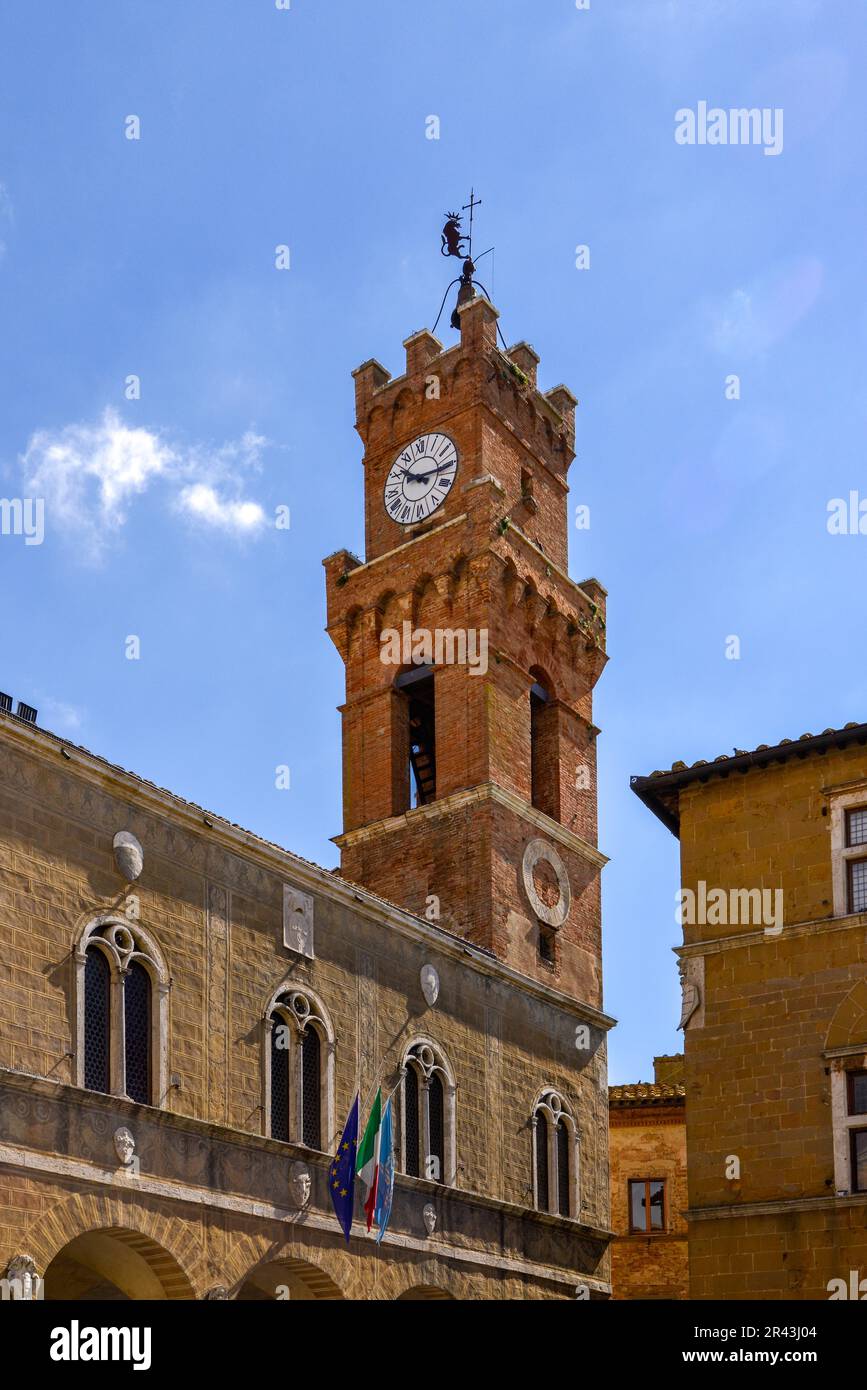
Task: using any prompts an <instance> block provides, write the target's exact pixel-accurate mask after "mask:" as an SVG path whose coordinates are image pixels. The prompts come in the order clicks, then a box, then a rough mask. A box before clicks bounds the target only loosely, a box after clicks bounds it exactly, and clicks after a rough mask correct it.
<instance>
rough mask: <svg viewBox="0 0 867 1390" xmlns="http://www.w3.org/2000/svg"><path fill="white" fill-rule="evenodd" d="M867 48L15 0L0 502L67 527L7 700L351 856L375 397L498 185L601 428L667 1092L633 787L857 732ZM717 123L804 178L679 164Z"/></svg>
mask: <svg viewBox="0 0 867 1390" xmlns="http://www.w3.org/2000/svg"><path fill="white" fill-rule="evenodd" d="M865 48H867V43H865V28H864V24H863V16H862V15H861V14H860V7H859V6H857V5H854V4H848V5H840V4H835V3H831V0H789V3H786V4H781V3H779V0H591V8H590V10H589V11H581V10H578V9H577V8H576V6H575V5H574V3H573V0H536V3H534V4H529V3H526V0H524V3H517V2H516V0H473V3H471V4H467V3H466V2H465V0H464V3H461V4H458V3H455V0H439V3H437V4H436V5H430V6H428V5H412V4H408V3H406V0H376V2H375V3H367V4H359V3H358V0H352V3H350V0H319V3H314V2H313V0H292V7H291V9H290V10H289V11H281V10H278V9H276V7H275V5H274V3H273V0H243V3H242V0H232V3H227V0H184V2H183V4H179V3H177V0H148V3H146V4H143V3H141V0H113V3H112V4H111V5H110V6H108V5H102V6H95V5H85V4H82V3H78V4H69V3H64V4H61V3H57V0H54V3H46V4H42V5H38V6H37V5H32V4H24V3H19V4H18V5H11V6H6V7H5V12H4V15H3V18H2V21H0V105H2V113H0V115H2V119H0V186H2V188H0V246H2V251H0V325H2V327H0V393H2V411H0V495H2V496H5V497H25V496H45V498H46V507H47V511H46V523H45V524H46V531H45V540H44V543H43V544H42V545H39V546H36V545H34V546H27V545H25V544H24V540H23V537H21V536H12V535H5V536H0V566H2V593H3V597H4V602H3V605H2V610H0V689H4V690H7V691H10V692H12V693H13V694H14V695H15V696H16V698H23V699H25V700H27V701H29V702H30V703H32V704H35V705H37V706H38V708H39V710H40V723H42V724H43V725H44V726H45V727H48V728H51V729H53V730H55V731H56V732H58V733H61V734H64V735H67V736H68V737H69V738H71V739H73V740H74V741H76V742H80V743H83V744H85V745H86V746H87V747H89V748H91V749H93V750H94V751H96V752H98V753H100V754H102V755H104V756H105V757H107V758H109V759H111V760H112V761H116V762H118V763H120V764H122V765H123V766H125V767H129V768H131V769H133V770H134V771H136V772H138V773H140V774H141V775H143V776H146V777H148V778H151V779H152V780H154V781H156V782H158V783H160V784H162V785H164V786H167V787H170V788H171V789H172V790H174V791H176V792H178V793H179V794H181V795H182V796H186V797H189V798H191V799H193V800H195V801H197V802H200V803H202V804H204V805H206V806H207V807H209V808H211V809H213V810H215V811H217V812H219V813H221V814H224V815H227V816H229V817H230V818H231V819H232V820H234V821H238V822H240V823H241V824H243V825H246V826H248V827H249V828H251V829H253V830H255V831H257V832H259V833H261V834H263V835H266V836H268V837H269V838H272V839H275V840H277V841H279V842H280V843H282V844H284V845H286V846H287V847H289V848H290V849H293V850H295V851H297V852H298V853H300V854H303V855H305V856H307V857H309V858H311V859H314V860H317V861H318V862H320V863H324V864H326V865H328V866H330V865H332V864H333V863H335V862H336V858H337V853H336V850H335V849H334V847H333V846H332V845H331V844H330V842H329V838H330V836H332V835H334V834H336V833H338V832H339V830H340V828H341V824H340V724H339V715H338V714H337V712H336V708H335V707H336V706H337V705H338V704H339V703H340V701H341V699H342V693H343V691H342V678H343V672H342V666H341V663H340V660H339V658H338V656H337V653H336V652H335V651H334V649H333V648H332V646H331V644H330V642H329V641H328V638H327V637H326V636H325V634H324V632H323V625H324V620H325V597H324V583H323V579H324V576H323V571H322V568H321V564H320V561H321V559H322V557H323V556H324V555H327V554H329V553H330V552H332V551H334V550H336V549H339V548H341V547H342V546H347V547H348V548H349V549H351V550H355V551H360V550H361V549H362V547H363V534H362V470H361V467H360V455H361V449H360V443H359V441H358V438H357V435H356V434H355V432H354V429H353V425H352V421H353V409H352V402H353V393H352V381H351V377H350V372H351V370H352V368H353V367H355V366H356V365H358V363H360V362H361V361H363V360H365V359H366V358H368V357H371V356H374V357H377V358H379V359H380V360H381V361H382V362H383V363H385V364H386V365H387V366H388V367H389V368H390V369H391V370H392V371H393V372H395V373H396V372H397V371H399V370H400V367H401V363H402V357H403V350H402V347H401V343H402V340H403V339H404V338H405V337H407V336H408V334H409V333H410V332H412V331H414V330H416V329H418V328H421V327H423V326H431V325H432V322H433V319H434V317H435V315H436V312H437V309H438V307H439V303H440V299H441V296H442V292H443V289H444V288H445V284H446V282H447V279H448V268H447V266H446V264H445V263H444V262H443V260H442V259H441V257H440V256H439V254H438V246H439V230H440V226H441V223H442V213H443V211H444V210H445V209H447V208H451V207H453V206H455V205H456V204H459V203H463V202H466V200H467V194H468V192H469V188H470V185H471V184H472V185H474V186H475V188H476V190H477V192H478V193H480V194H481V196H482V198H483V206H482V208H481V210H480V212H479V220H478V222H477V231H478V240H477V242H476V247H477V249H479V248H480V246H482V245H484V246H487V245H490V244H491V243H494V244H495V246H496V252H495V255H494V258H493V262H492V260H491V258H490V257H489V258H488V259H487V261H486V262H483V266H484V274H483V275H482V278H483V279H484V280H485V282H486V283H487V284H488V285H489V288H491V289H492V293H493V298H494V301H495V303H496V304H497V307H498V308H499V310H500V313H501V325H502V327H503V332H504V334H505V336H506V338H507V340H508V341H509V342H515V341H517V340H519V339H521V338H526V339H528V340H529V341H530V342H532V343H533V344H534V346H535V347H536V350H537V351H538V352H539V353H540V355H541V359H542V361H541V366H540V384H541V385H542V387H543V389H548V388H549V387H551V386H553V385H555V384H556V383H557V382H560V381H564V382H566V383H567V384H568V385H569V386H570V387H571V388H572V389H573V391H574V392H575V394H576V395H577V396H578V397H579V400H580V408H579V413H578V443H577V450H578V457H577V459H576V462H575V464H574V465H573V468H572V475H571V482H572V495H571V502H572V504H578V503H585V504H587V505H589V507H590V509H591V512H590V515H591V526H590V529H589V530H588V531H577V530H573V531H572V534H571V539H570V572H571V573H572V575H573V577H574V578H575V579H577V580H579V581H580V580H581V579H583V578H586V577H587V576H589V575H595V576H597V577H598V578H599V579H600V580H601V581H602V583H604V584H605V586H606V587H607V588H608V590H609V595H610V597H609V605H610V606H609V622H608V638H609V654H610V658H611V659H610V662H609V665H608V667H607V669H606V671H605V673H604V675H603V677H602V680H601V681H600V684H599V686H598V687H597V702H596V721H597V723H598V724H599V725H600V726H601V728H602V730H603V735H602V737H601V739H600V743H599V753H600V765H601V781H600V844H601V847H602V848H603V849H604V850H605V852H606V853H607V854H609V855H610V856H611V860H612V862H611V864H610V865H609V867H608V868H607V870H606V871H605V879H604V919H603V920H604V933H605V959H606V991H605V1004H606V1007H607V1009H608V1010H609V1011H610V1012H612V1013H614V1014H615V1015H616V1016H617V1017H618V1018H619V1019H620V1025H619V1027H618V1028H617V1030H616V1031H615V1033H614V1034H613V1035H612V1039H611V1079H612V1081H626V1080H637V1079H639V1078H642V1079H647V1078H648V1077H649V1076H650V1072H651V1057H652V1055H653V1054H654V1053H661V1052H671V1051H675V1050H676V1049H677V1048H678V1046H679V1035H677V1034H676V1032H675V1024H676V1022H677V1017H678V1006H679V995H678V989H677V974H676V970H675V964H674V959H673V957H672V956H671V953H670V947H671V946H672V945H674V944H676V942H677V939H678V931H677V928H676V925H675V921H674V890H675V887H676V885H677V845H676V842H675V840H674V839H673V838H672V837H671V836H670V835H669V833H668V832H667V831H666V830H665V829H664V828H663V827H662V826H661V825H660V824H659V822H657V821H656V820H655V819H654V818H653V817H652V816H651V815H650V813H649V812H648V811H647V810H645V809H644V807H642V806H641V805H640V803H639V802H638V801H637V800H636V798H635V797H634V796H633V795H632V794H631V792H630V790H629V776H630V774H631V773H636V772H638V773H645V772H649V771H651V770H652V769H653V768H655V767H659V766H668V765H670V764H671V762H672V761H673V760H675V759H677V758H683V759H685V760H686V761H693V760H695V759H696V758H699V757H707V758H711V757H714V756H715V755H716V754H718V753H722V752H730V751H731V750H732V748H733V747H739V748H748V747H753V746H755V744H757V743H760V742H769V743H770V742H775V741H776V740H778V739H779V738H781V737H786V736H791V737H796V736H797V735H799V734H801V733H803V732H804V731H805V730H810V731H818V730H821V729H823V728H825V727H827V726H829V725H831V726H836V725H840V724H843V723H845V722H846V721H847V720H851V719H857V720H862V719H864V718H865V709H864V694H863V689H864V658H863V651H862V648H863V633H864V625H863V602H864V591H865V579H864V576H865V560H867V536H859V535H849V536H832V535H829V533H828V530H827V524H826V520H827V506H828V502H829V500H830V499H832V498H834V497H840V496H842V497H848V494H849V492H850V491H851V490H859V489H860V495H861V496H863V497H865V498H867V476H865V468H864V433H865V415H867V391H865V384H864V372H863V364H864V361H865V336H867V309H865V296H864V246H865V231H867V226H865V222H867V217H865V211H867V207H865V204H867V197H865V178H864V168H865V132H867V119H865V117H867V111H865V107H867V96H865V89H864V84H863V80H862V75H863V71H864V67H865V59H867V53H865ZM700 101H706V102H708V103H709V105H710V106H719V107H723V108H729V107H759V108H765V107H767V108H781V109H782V110H783V113H784V125H783V131H784V140H783V149H782V151H781V153H780V154H778V155H776V156H767V155H765V154H764V153H763V150H762V148H761V147H757V146H710V145H693V146H685V145H679V144H677V143H676V142H675V139H674V130H675V112H676V111H677V110H679V109H681V108H686V107H689V108H693V109H695V108H696V107H697V104H698V103H699V102H700ZM130 115H137V116H138V117H139V119H140V123H141V138H140V139H139V140H137V141H133V140H128V139H126V138H125V121H126V118H127V117H128V116H130ZM429 115H437V116H438V117H439V119H440V138H439V140H429V139H427V138H426V136H425V129H426V118H427V117H428V116H429ZM278 244H286V245H288V246H289V247H290V253H291V270H289V271H286V272H278V271H277V270H275V268H274V248H275V246H277V245H278ZM579 244H582V245H588V246H589V247H590V268H589V270H578V269H576V266H575V248H576V246H577V245H579ZM481 269H482V268H481V267H480V271H481ZM444 336H445V338H446V341H447V342H450V341H452V335H451V330H449V329H448V328H446V329H445V333H444ZM132 374H135V375H137V376H139V378H140V381H141V398H140V399H139V400H128V399H126V398H125V381H126V379H127V377H128V376H130V375H132ZM730 374H737V375H738V376H739V377H740V383H741V386H740V392H741V394H740V399H739V400H727V399H726V394H725V381H726V377H727V376H729V375H730ZM37 488H38V489H39V490H38V491H36V489H37ZM28 489H29V491H28ZM281 505H283V506H288V507H289V508H290V509H291V527H290V529H289V530H285V529H283V530H280V529H277V528H276V527H275V526H274V524H273V520H274V513H275V508H277V507H278V506H281ZM130 635H135V636H138V637H139V638H140V642H141V656H140V659H139V660H137V661H131V660H128V659H127V657H126V645H125V644H126V639H127V637H129V636H130ZM731 635H736V636H738V637H739V638H740V643H741V655H740V659H739V660H728V659H726V655H725V649H726V639H727V637H729V636H731ZM279 764H287V765H288V766H289V767H290V769H291V789H290V790H288V791H285V790H277V788H276V787H275V768H276V767H277V766H278V765H279Z"/></svg>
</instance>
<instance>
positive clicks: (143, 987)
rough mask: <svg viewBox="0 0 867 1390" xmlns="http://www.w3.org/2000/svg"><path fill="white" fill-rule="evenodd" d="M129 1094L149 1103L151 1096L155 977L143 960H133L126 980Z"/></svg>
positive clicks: (125, 1038) (126, 1057) (125, 1021)
mask: <svg viewBox="0 0 867 1390" xmlns="http://www.w3.org/2000/svg"><path fill="white" fill-rule="evenodd" d="M123 1028H124V1061H125V1064H126V1093H127V1095H128V1096H129V1098H130V1100H135V1101H138V1103H139V1104H140V1105H147V1104H148V1102H149V1100H150V1095H151V1084H150V1082H151V978H150V975H149V974H148V972H147V970H146V969H145V967H144V966H143V965H142V963H141V961H138V960H134V961H132V962H131V963H130V965H129V968H128V969H127V972H126V974H125V975H124V980H123Z"/></svg>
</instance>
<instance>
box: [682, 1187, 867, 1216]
mask: <svg viewBox="0 0 867 1390" xmlns="http://www.w3.org/2000/svg"><path fill="white" fill-rule="evenodd" d="M846 1207H861V1208H862V1209H863V1208H867V1192H850V1193H847V1195H846V1196H845V1197H776V1198H768V1200H767V1201H764V1202H737V1203H735V1202H726V1203H724V1204H722V1205H720V1206H715V1207H690V1208H689V1209H688V1211H687V1212H686V1219H687V1221H721V1220H727V1219H728V1218H732V1219H733V1220H734V1219H736V1218H737V1217H739V1216H778V1215H779V1214H780V1213H781V1212H787V1211H836V1210H839V1209H844V1208H846Z"/></svg>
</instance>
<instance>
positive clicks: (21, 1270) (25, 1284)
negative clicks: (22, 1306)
mask: <svg viewBox="0 0 867 1390" xmlns="http://www.w3.org/2000/svg"><path fill="white" fill-rule="evenodd" d="M6 1278H7V1279H8V1280H9V1282H10V1284H11V1285H12V1287H13V1288H16V1287H17V1290H18V1292H17V1296H18V1297H19V1298H20V1299H21V1300H22V1302H24V1301H29V1300H30V1299H32V1298H33V1284H34V1281H35V1279H36V1262H35V1261H34V1260H33V1259H32V1258H31V1256H30V1255H13V1257H12V1259H11V1260H10V1261H9V1264H8V1266H7V1269H6Z"/></svg>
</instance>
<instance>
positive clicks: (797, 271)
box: [702, 256, 824, 370]
mask: <svg viewBox="0 0 867 1390" xmlns="http://www.w3.org/2000/svg"><path fill="white" fill-rule="evenodd" d="M823 282H824V267H823V265H822V263H821V261H818V260H816V259H815V258H813V257H807V256H803V257H800V258H798V259H797V260H792V261H789V262H787V263H786V264H784V265H779V266H775V267H774V268H773V270H771V271H769V272H767V273H766V274H764V275H762V276H760V277H759V278H758V279H757V280H756V281H755V282H754V283H753V284H752V285H750V286H749V287H748V288H739V289H736V290H733V291H732V292H731V294H729V295H728V296H727V297H726V299H725V300H723V301H721V302H718V303H710V304H705V305H703V306H702V310H703V313H704V315H705V319H706V323H707V335H708V340H709V342H710V345H711V347H712V348H714V349H715V350H716V351H717V352H719V353H721V354H722V355H724V356H725V357H727V358H728V359H729V360H730V361H732V362H734V361H735V360H736V359H737V358H738V357H744V358H749V357H755V356H757V355H759V354H761V353H763V352H766V351H767V350H768V349H769V348H771V347H773V345H774V344H775V343H777V342H779V341H780V339H782V338H784V337H785V336H786V335H787V334H788V333H790V332H791V331H792V329H793V328H795V327H796V325H797V324H798V323H800V321H801V319H802V318H804V317H805V315H807V314H808V313H809V312H810V310H811V309H812V308H813V305H814V304H815V303H816V301H817V300H818V298H819V296H820V295H821V293H822V286H823ZM733 370H735V369H734V368H733Z"/></svg>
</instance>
